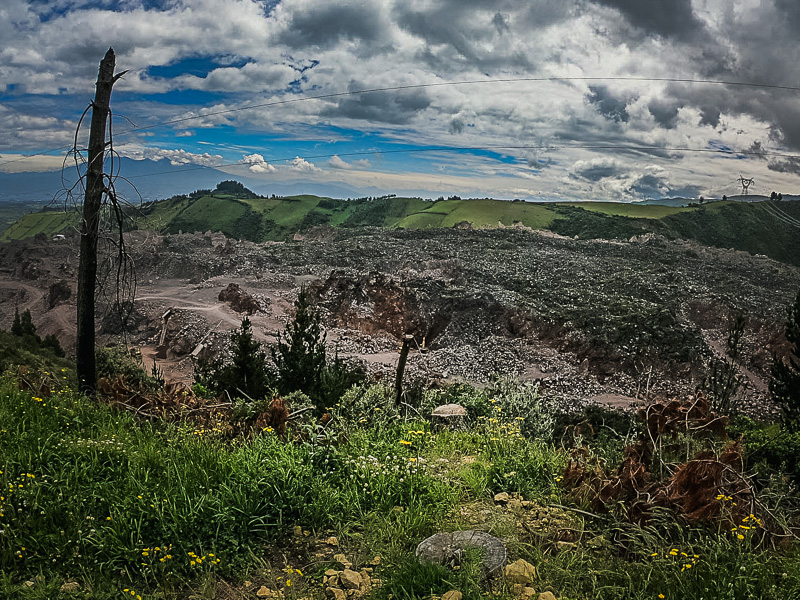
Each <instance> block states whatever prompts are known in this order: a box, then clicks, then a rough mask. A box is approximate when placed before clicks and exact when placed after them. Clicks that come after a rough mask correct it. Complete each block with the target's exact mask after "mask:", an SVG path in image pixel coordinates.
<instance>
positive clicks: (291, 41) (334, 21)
mask: <svg viewBox="0 0 800 600" xmlns="http://www.w3.org/2000/svg"><path fill="white" fill-rule="evenodd" d="M384 31H385V25H384V23H383V20H382V17H381V14H380V12H379V10H378V9H377V7H376V6H375V5H370V4H363V5H362V4H354V5H349V6H348V5H342V4H338V3H326V4H324V5H322V6H309V7H308V8H307V9H305V10H301V9H295V10H293V11H292V13H291V18H290V21H289V25H288V28H287V29H286V30H285V31H283V32H282V34H281V36H280V38H279V40H280V42H281V43H283V44H286V45H287V46H289V47H291V48H303V47H309V46H316V47H319V48H330V47H332V46H334V45H336V43H337V42H339V41H340V40H343V39H346V40H362V41H365V42H375V41H377V40H379V39H380V36H382V35H383V34H384Z"/></svg>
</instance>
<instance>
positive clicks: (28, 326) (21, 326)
mask: <svg viewBox="0 0 800 600" xmlns="http://www.w3.org/2000/svg"><path fill="white" fill-rule="evenodd" d="M11 333H13V334H14V335H18V336H20V337H21V336H24V335H33V336H35V335H36V326H35V325H34V324H33V319H31V311H30V310H28V309H25V312H24V313H22V314H21V315H20V314H19V309H14V322H13V323H12V324H11Z"/></svg>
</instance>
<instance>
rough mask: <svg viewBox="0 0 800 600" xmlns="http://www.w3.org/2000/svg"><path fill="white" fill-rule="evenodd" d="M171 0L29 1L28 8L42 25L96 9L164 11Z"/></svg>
mask: <svg viewBox="0 0 800 600" xmlns="http://www.w3.org/2000/svg"><path fill="white" fill-rule="evenodd" d="M171 4H172V1H171V0H136V2H131V0H72V1H71V2H53V1H52V0H28V6H30V8H31V9H32V10H33V11H34V12H35V13H36V14H38V15H39V19H40V20H41V22H42V23H46V22H47V21H52V20H53V19H58V18H59V17H63V16H64V15H66V14H68V13H70V12H74V11H76V10H86V9H96V10H107V11H112V12H129V11H131V10H132V9H136V8H142V9H144V10H156V11H163V10H166V9H168V8H169V7H170V5H171Z"/></svg>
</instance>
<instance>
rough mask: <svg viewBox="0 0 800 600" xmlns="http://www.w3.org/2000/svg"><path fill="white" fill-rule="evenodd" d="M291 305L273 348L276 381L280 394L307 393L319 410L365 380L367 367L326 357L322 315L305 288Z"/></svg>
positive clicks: (337, 358)
mask: <svg viewBox="0 0 800 600" xmlns="http://www.w3.org/2000/svg"><path fill="white" fill-rule="evenodd" d="M294 307H295V315H294V319H292V320H291V321H290V322H289V323H287V324H286V330H285V331H284V332H283V333H282V334H281V336H280V338H279V339H278V344H277V346H275V347H273V348H272V360H273V361H274V362H275V366H276V368H277V381H276V385H277V388H278V391H279V392H280V393H281V394H283V395H285V394H289V393H291V392H297V391H299V392H303V393H304V394H307V395H308V396H309V397H310V398H311V399H312V400H313V401H314V402H316V403H317V408H318V410H317V412H318V413H321V412H322V411H323V409H324V408H325V407H327V406H331V405H333V404H335V403H336V402H337V401H338V400H339V398H341V397H342V395H343V394H344V393H345V392H346V391H347V390H348V389H350V388H351V387H352V386H353V385H355V384H357V383H360V382H362V381H364V379H365V377H366V371H365V370H364V368H363V367H361V366H358V365H351V364H348V363H347V362H346V361H344V360H342V359H341V358H339V356H336V357H335V358H334V359H333V360H332V361H328V360H327V353H326V349H325V333H324V332H323V331H322V325H321V323H320V320H321V317H320V314H319V311H318V310H317V309H316V307H315V306H314V305H313V304H312V302H311V294H310V292H309V291H308V290H307V289H306V288H303V289H301V290H300V294H299V295H298V296H297V300H296V301H295V303H294Z"/></svg>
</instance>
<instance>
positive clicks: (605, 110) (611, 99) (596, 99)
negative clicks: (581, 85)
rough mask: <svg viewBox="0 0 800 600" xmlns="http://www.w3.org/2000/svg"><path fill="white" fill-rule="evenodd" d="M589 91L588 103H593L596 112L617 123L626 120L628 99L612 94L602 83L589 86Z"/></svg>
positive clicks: (627, 116) (628, 116)
mask: <svg viewBox="0 0 800 600" xmlns="http://www.w3.org/2000/svg"><path fill="white" fill-rule="evenodd" d="M589 91H590V94H589V95H588V96H587V99H588V100H589V103H591V104H593V105H594V107H595V109H596V110H597V112H599V113H600V114H601V115H603V116H604V117H605V118H606V119H610V120H612V121H616V122H617V123H619V122H623V123H627V122H628V120H629V119H630V115H629V114H628V110H627V105H628V101H627V100H626V99H622V98H618V97H616V96H614V95H613V94H612V93H611V92H609V90H608V88H607V87H606V86H604V85H591V86H589Z"/></svg>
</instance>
